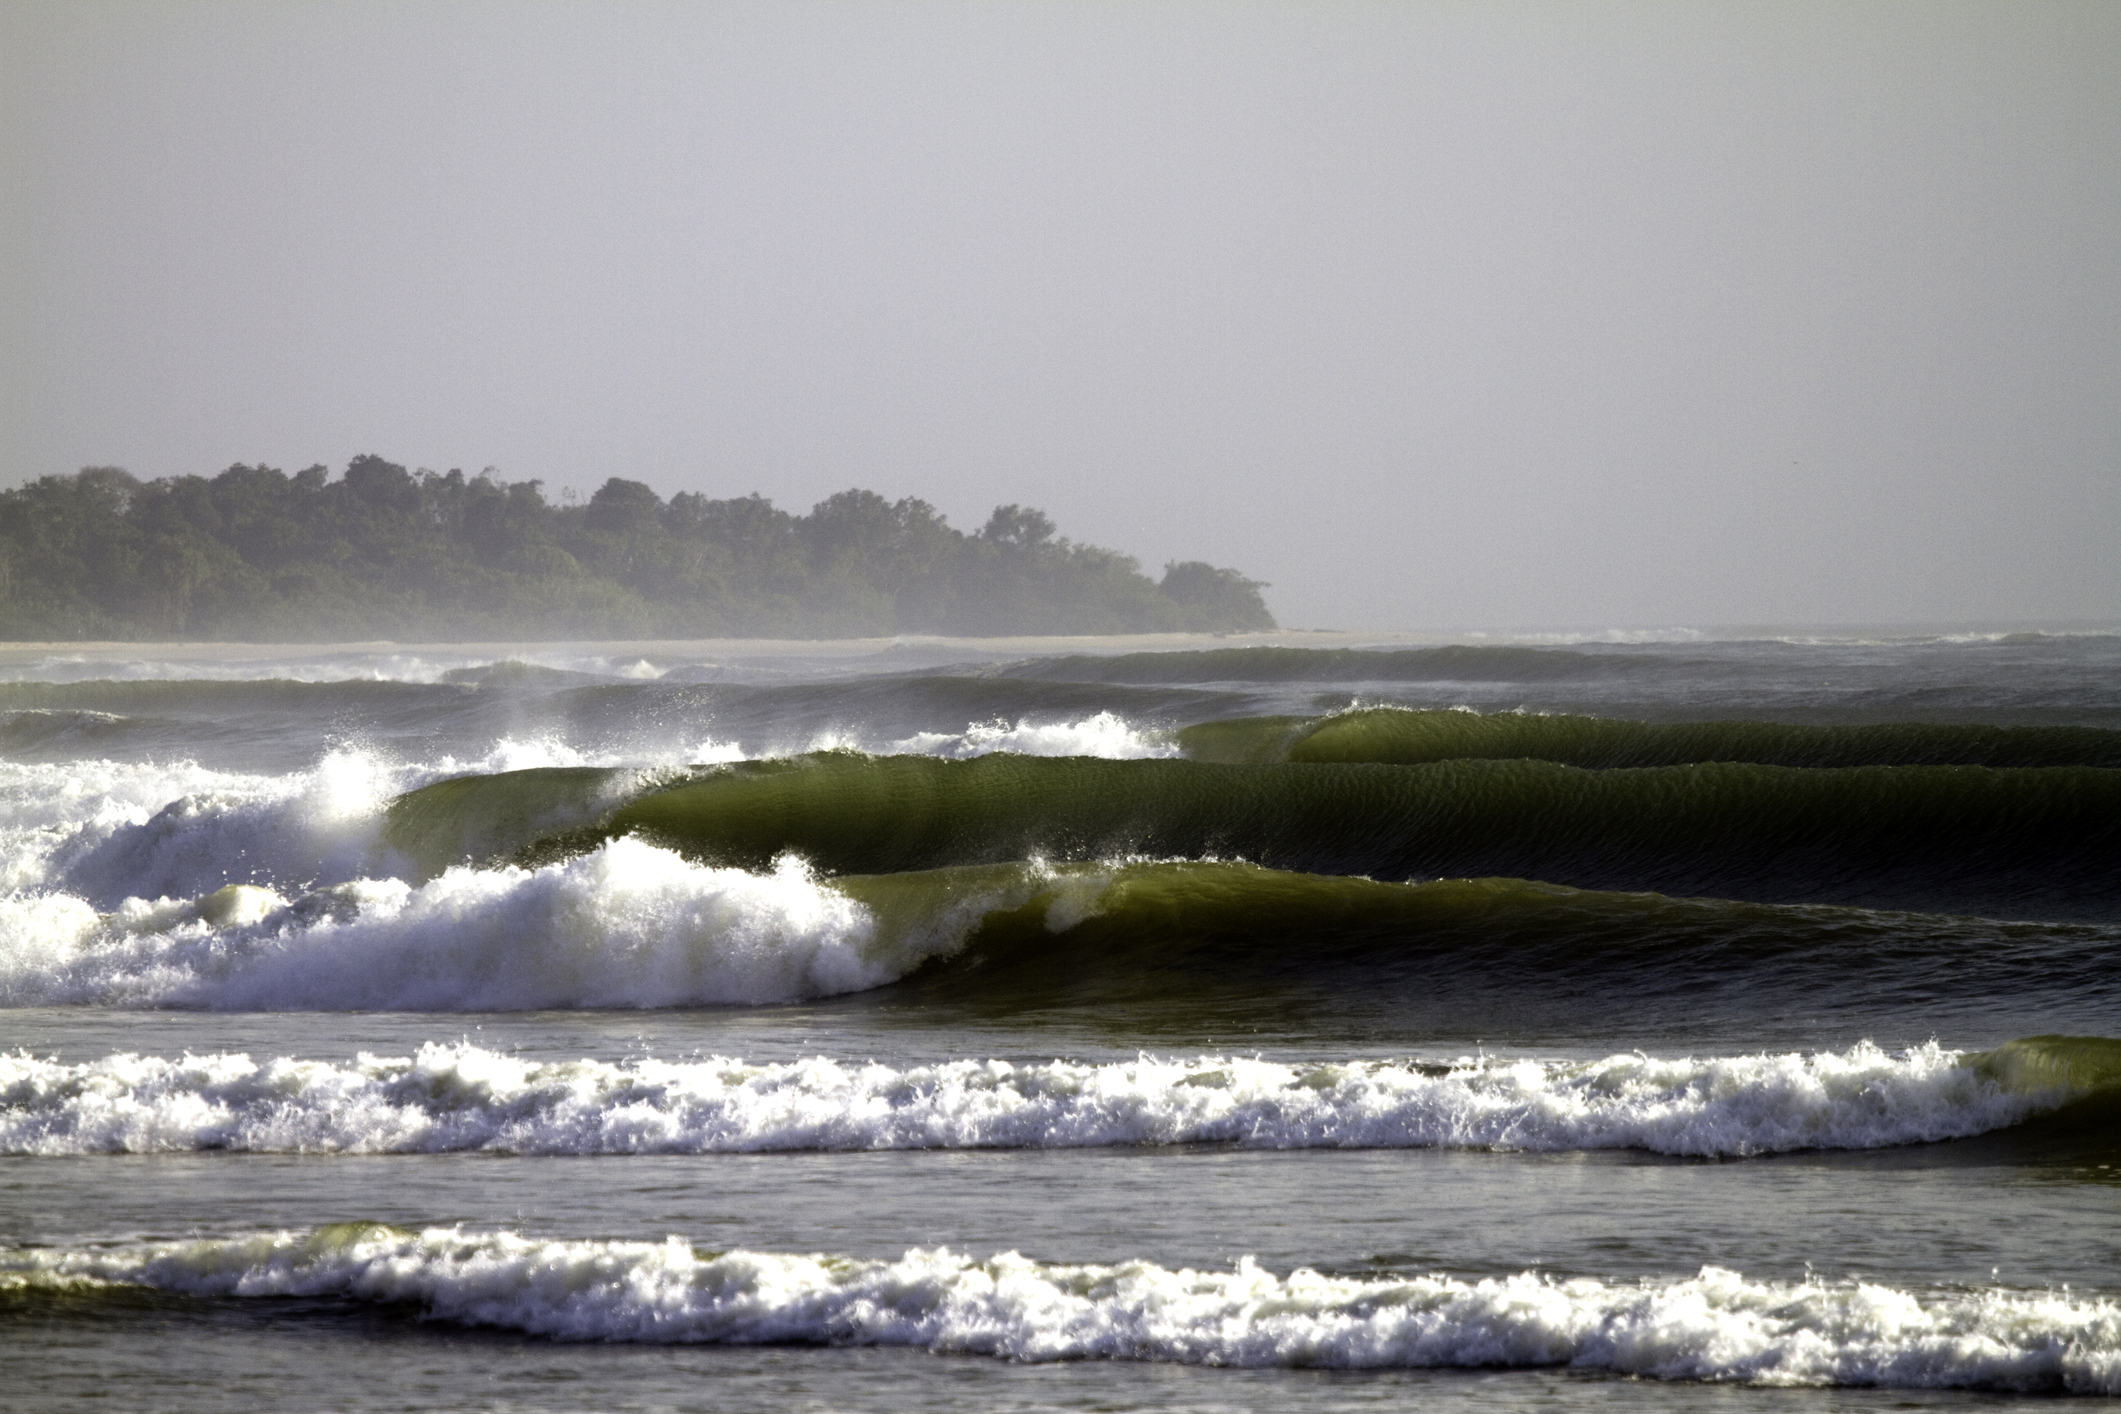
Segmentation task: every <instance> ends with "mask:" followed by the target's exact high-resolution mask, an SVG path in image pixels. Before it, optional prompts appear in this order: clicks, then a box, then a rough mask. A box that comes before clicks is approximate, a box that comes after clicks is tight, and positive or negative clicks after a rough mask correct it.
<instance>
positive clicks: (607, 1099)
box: [0, 1037, 2121, 1157]
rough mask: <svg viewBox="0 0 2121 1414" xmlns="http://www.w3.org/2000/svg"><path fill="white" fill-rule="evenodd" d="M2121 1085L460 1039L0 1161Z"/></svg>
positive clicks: (1634, 1110) (1919, 1134)
mask: <svg viewBox="0 0 2121 1414" xmlns="http://www.w3.org/2000/svg"><path fill="white" fill-rule="evenodd" d="M2117 1080H2121V1042H2113V1041H2100V1040H2096V1039H2075V1038H2062V1037H2042V1038H2034V1039H2030V1040H2025V1041H2014V1042H2011V1043H2010V1044H2009V1045H2007V1046H2004V1047H2000V1048H1998V1049H1997V1050H1995V1051H1990V1052H1985V1053H1980V1054H1976V1055H1971V1056H1969V1055H1963V1054H1961V1053H1959V1052H1955V1051H1947V1050H1944V1049H1942V1048H1940V1047H1938V1046H1937V1045H1936V1044H1935V1043H1931V1044H1928V1045H1924V1046H1918V1047H1915V1048H1913V1049H1911V1050H1907V1051H1903V1052H1899V1053H1887V1052H1885V1051H1881V1050H1879V1049H1877V1048H1876V1047H1874V1046H1871V1045H1869V1044H1868V1043H1865V1044H1862V1045H1858V1046H1855V1047H1853V1048H1851V1049H1849V1050H1846V1051H1824V1052H1817V1053H1813V1054H1808V1055H1807V1054H1796V1053H1787V1054H1780V1055H1751V1056H1731V1057H1716V1058H1708V1059H1698V1060H1697V1059H1692V1058H1680V1059H1659V1058H1656V1057H1651V1056H1644V1055H1618V1056H1609V1057H1607V1058H1605V1059H1603V1060H1598V1061H1590V1062H1571V1063H1562V1062H1541V1061H1532V1060H1514V1061H1513V1060H1503V1059H1492V1058H1466V1059H1460V1060H1457V1061H1452V1062H1448V1063H1416V1062H1411V1061H1345V1062H1334V1063H1321V1064H1282V1063H1277V1062H1272V1061H1266V1060H1259V1059H1246V1058H1243V1057H1230V1056H1202V1057H1195V1058H1193V1059H1187V1060H1175V1059H1157V1058H1154V1057H1149V1056H1142V1057H1140V1058H1138V1059H1136V1060H1132V1061H1124V1062H1113V1063H1106V1064H1088V1063H1078V1062H1069V1061H1052V1062H1049V1063H1046V1064H1037V1065H1019V1064H1012V1063H1011V1062H1008V1061H1002V1060H960V1061H950V1062H945V1063H942V1064H936V1065H927V1066H913V1067H907V1068H894V1067H891V1066H886V1065H879V1064H875V1063H869V1064H848V1063H842V1062H838V1061H832V1060H827V1059H822V1058H819V1059H812V1060H804V1061H797V1062H793V1063H787V1064H775V1065H751V1064H747V1063H745V1062H744V1061H741V1060H737V1059H731V1058H726V1057H716V1058H714V1059H710V1060H701V1061H684V1062H672V1061H656V1060H630V1061H626V1062H623V1063H616V1064H614V1063H608V1062H603V1061H596V1060H578V1061H567V1062H558V1063H553V1062H536V1061H526V1060H523V1059H520V1058H517V1057H514V1056H509V1055H503V1054H499V1053H496V1052H493V1051H490V1050H485V1049H482V1048H480V1047H478V1046H475V1045H471V1044H468V1043H465V1044H457V1045H435V1044H429V1045H426V1046H423V1047H422V1048H421V1049H420V1051H419V1053H418V1054H417V1055H415V1056H412V1057H409V1058H407V1057H379V1056H373V1055H366V1054H364V1055H362V1056H360V1057H359V1058H357V1059H356V1060H354V1061H352V1062H351V1063H345V1064H333V1063H331V1062H326V1061H315V1060H296V1059H287V1058H282V1059H275V1060H268V1061H264V1062H259V1061H254V1060H252V1059H251V1058H250V1057H249V1056H248V1055H241V1054H233V1055H206V1056H194V1055H187V1056H184V1057H182V1058H175V1059H172V1058H166V1057H154V1056H136V1055H116V1056H110V1057H106V1058H104V1059H101V1060H96V1061H89V1062H85V1063H79V1064H68V1063H63V1062H60V1061H57V1060H51V1059H40V1058H38V1057H34V1056H29V1055H25V1054H19V1053H18V1054H16V1055H14V1056H10V1057H0V1153H10V1154H40V1155H56V1154H82V1153H155V1152H173V1151H174V1152H188V1151H193V1150H203V1149H230V1150H242V1151H248V1152H269V1153H362V1154H373V1153H437V1152H449V1151H459V1150H483V1151H496V1152H505V1153H515V1154H639V1153H686V1154H697V1153H729V1152H760V1151H772V1150H864V1149H972V1148H984V1149H1048V1148H1081V1147H1102V1146H1111V1145H1146V1144H1201V1143H1211V1144H1231V1145H1237V1146H1240V1147H1245V1148H1257V1149H1318V1148H1328V1149H1331V1148H1484V1149H1517V1150H1535V1151H1552V1150H1571V1151H1580V1150H1591V1149H1640V1150H1647V1151H1650V1152H1653V1153H1659V1154H1681V1155H1696V1156H1707V1157H1745V1156H1751V1155H1758V1154H1772V1153H1784V1152H1789V1151H1792V1150H1800V1149H1879V1148H1890V1147H1894V1146H1898V1145H1905V1144H1918V1143H1928V1142H1934V1141H1937V1140H1944V1139H1960V1138H1965V1137H1968V1136H1970V1135H1975V1134H1981V1133H1985V1132H1988V1131H1991V1130H1997V1129H2003V1128H2006V1127H2008V1126H2011V1125H2015V1124H2018V1123H2020V1122H2022V1121H2024V1120H2025V1119H2027V1118H2029V1117H2030V1116H2033V1115H2035V1114H2038V1113H2042V1112H2045V1111H2050V1110H2054V1109H2055V1108H2056V1107H2058V1106H2061V1105H2063V1104H2065V1103H2066V1102H2068V1101H2070V1100H2072V1099H2076V1098H2081V1097H2083V1096H2085V1095H2087V1094H2097V1093H2100V1092H2101V1091H2102V1090H2104V1089H2111V1088H2112V1087H2113V1085H2114V1084H2115V1083H2116V1081H2117Z"/></svg>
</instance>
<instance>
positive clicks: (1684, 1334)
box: [0, 1223, 2121, 1394]
mask: <svg viewBox="0 0 2121 1414" xmlns="http://www.w3.org/2000/svg"><path fill="white" fill-rule="evenodd" d="M143 1287H145V1288H150V1289H154V1290H159V1291H165V1292H172V1293H182V1294H185V1295H189V1296H194V1297H204V1298H217V1299H259V1298H274V1297H282V1298H285V1297H304V1298H310V1299H312V1300H316V1299H323V1300H332V1301H342V1302H354V1303H386V1304H393V1305H404V1306H410V1307H413V1308H415V1309H418V1310H420V1311H421V1312H423V1313H424V1314H426V1315H427V1316H429V1317H430V1318H433V1319H437V1320H444V1321H450V1322H455V1323H458V1324H461V1325H467V1326H488V1327H498V1328H501V1329H505V1330H515V1331H524V1332H529V1333H532V1334H535V1335H540V1336H546V1337H550V1338H554V1339H560V1340H594V1341H637V1342H653V1343H661V1344H674V1343H681V1342H685V1343H698V1342H716V1343H727V1344H767V1343H789V1342H795V1343H810V1344H821V1345H822V1344H831V1345H895V1346H906V1347H912V1348H915V1349H925V1350H932V1351H937V1352H944V1353H952V1354H965V1355H986V1356H994V1357H999V1358H1003V1359H1012V1360H1034V1361H1043V1360H1079V1359H1119V1360H1160V1361H1172V1362H1181V1363H1186V1364H1198V1365H1224V1366H1248V1367H1273V1366H1305V1367H1339V1368H1373V1369H1374V1368H1393V1367H1400V1368H1406V1367H1454V1366H1457V1367H1481V1366H1542V1365H1545V1366H1559V1365H1566V1366H1573V1367H1575V1368H1579V1369H1589V1370H1609V1371H1613V1372H1615V1373H1620V1374H1628V1375H1637V1376H1646V1377H1650V1378H1656V1379H1667V1380H1714V1381H1728V1382H1737V1383H1747V1384H1755V1385H1767V1386H1805V1385H1814V1386H1816V1385H1882V1386H1889V1387H1906V1388H1938V1387H1944V1388H1953V1387H1957V1388H1974V1389H2002V1390H2042V1391H2067V1392H2070V1393H2076V1394H2121V1305H2117V1304H2116V1303H2115V1302H2114V1301H2113V1300H2112V1299H2110V1298H2105V1297H2097V1296H2078V1295H2073V1294H2071V1293H2070V1292H2068V1291H2066V1290H2064V1291H2022V1290H2021V1291H2012V1290H2006V1289H2002V1288H1990V1289H1986V1290H1975V1291H1934V1292H1916V1291H1908V1290H1902V1289H1899V1288H1895V1287H1891V1286H1886V1285H1882V1284H1878V1283H1872V1282H1864V1281H1846V1282H1824V1281H1806V1282H1801V1283H1791V1282H1773V1281H1748V1280H1747V1279H1746V1278H1745V1277H1743V1276H1741V1275H1740V1274H1739V1273H1737V1272H1733V1271H1729V1270H1726V1269H1723V1268H1720V1267H1704V1268H1702V1269H1701V1271H1700V1272H1699V1273H1698V1274H1697V1275H1695V1276H1692V1277H1683V1278H1666V1279H1661V1280H1651V1281H1643V1282H1639V1283H1627V1284H1622V1283H1610V1282H1603V1281H1598V1280H1594V1279H1590V1278H1574V1279H1568V1278H1560V1277H1549V1276H1546V1275H1543V1274H1540V1273H1537V1272H1523V1273H1519V1274H1517V1275H1514V1276H1506V1277H1488V1278H1482V1279H1478V1280H1467V1279H1463V1278H1458V1277H1452V1276H1447V1275H1441V1274H1433V1275H1419V1276H1364V1277H1342V1276H1332V1275H1327V1274H1322V1273H1319V1272H1316V1271H1311V1270H1308V1269H1302V1268H1299V1269H1298V1270H1296V1271H1293V1272H1290V1273H1289V1274H1288V1275H1287V1276H1285V1277H1284V1276H1277V1275H1275V1274H1274V1273H1273V1272H1270V1271H1267V1270H1265V1269H1264V1268H1261V1267H1260V1266H1258V1265H1257V1264H1256V1263H1254V1262H1253V1261H1252V1260H1250V1259H1249V1258H1247V1259H1245V1260H1242V1261H1240V1262H1239V1263H1238V1264H1237V1265H1236V1267H1235V1268H1233V1269H1231V1270H1227V1271H1196V1270H1192V1269H1189V1268H1178V1269H1171V1268H1165V1267H1161V1266H1158V1265H1156V1264H1155V1263H1152V1262H1145V1261H1131V1262H1124V1263H1120V1264H1118V1265H1113V1266H1095V1265H1076V1266H1069V1265H1056V1264H1048V1263H1042V1262H1036V1261H1033V1260H1031V1259H1029V1258H1026V1257H1023V1256H1020V1255H1018V1254H1017V1253H1014V1252H1007V1253H1002V1254H1000V1255H998V1256H994V1257H991V1258H987V1259H984V1260H982V1259H976V1258H972V1257H968V1256H964V1255H960V1254H958V1253H955V1252H951V1251H949V1250H948V1249H943V1248H937V1249H932V1250H921V1249H914V1250H911V1251H908V1252H906V1253H905V1254H904V1255H903V1256H901V1257H899V1258H897V1259H895V1260H891V1261H877V1260H865V1259H861V1258H855V1257H831V1256H819V1255H810V1256H805V1255H797V1254H789V1253H776V1252H754V1251H741V1250H740V1251H728V1252H714V1251H701V1250H698V1249H695V1248H693V1247H691V1246H690V1245H688V1244H687V1243H685V1242H683V1241H681V1240H680V1239H678V1238H674V1237H673V1238H670V1239H668V1240H666V1241H664V1242H660V1243H653V1242H624V1241H595V1240H590V1241H554V1240H539V1239H535V1238H527V1237H522V1236H518V1235H516V1234H513V1233H507V1232H497V1233H480V1232H466V1231H464V1230H462V1229H453V1228H430V1229H427V1230H425V1231H422V1232H409V1231H405V1230H402V1229H396V1228H390V1227H385V1226H383V1225H380V1224H370V1223H345V1224H338V1225H335V1226H331V1227H324V1228H319V1229H316V1230H314V1231H310V1232H281V1233H270V1234H264V1235H259V1236H255V1237H249V1238H234V1239H221V1240H211V1241H197V1242H184V1243H139V1244H131V1245H124V1246H112V1247H97V1248H59V1249H16V1250H14V1251H7V1252H0V1291H7V1292H8V1293H9V1294H10V1295H11V1296H12V1297H13V1298H14V1299H15V1300H16V1301H22V1300H35V1299H37V1298H39V1297H46V1298H59V1297H62V1296H65V1297H72V1298H74V1299H77V1300H78V1299H80V1298H82V1297H84V1296H91V1295H93V1294H95V1293H99V1292H110V1291H114V1290H122V1289H125V1288H134V1289H137V1288H143Z"/></svg>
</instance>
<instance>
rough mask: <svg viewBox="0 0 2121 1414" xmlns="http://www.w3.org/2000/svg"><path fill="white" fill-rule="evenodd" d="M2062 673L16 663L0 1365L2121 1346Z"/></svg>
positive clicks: (1333, 1383)
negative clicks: (1, 1359)
mask: <svg viewBox="0 0 2121 1414" xmlns="http://www.w3.org/2000/svg"><path fill="white" fill-rule="evenodd" d="M2117 683H2121V637H2117V636H2115V635H2111V634H2104V635H2102V634H2097V633H2089V634H2087V633H2077V634H2067V635H2063V634H2004V633H1985V632H1984V633H1952V634H1930V635H1902V636H1893V635H1877V634H1871V635H1863V636H1848V637H1836V636H1834V635H1831V634H1817V633H1792V634H1787V635H1780V636H1776V637H1773V638H1754V639H1743V638H1731V637H1727V636H1718V635H1717V634H1714V633H1710V632H1702V631H1695V630H1672V631H1669V632H1659V633H1655V634H1608V635H1560V636H1548V637H1545V638H1541V637H1538V636H1532V637H1527V638H1523V639H1514V640H1505V639H1478V638H1475V639H1468V640H1465V641H1462V642H1455V643H1452V642H1417V641H1394V642H1378V643H1367V644H1366V643H1361V642H1350V641H1342V640H1333V639H1327V638H1324V637H1320V638H1317V639H1312V638H1310V637H1308V636H1304V635H1280V636H1278V637H1274V638H1267V639H1262V640H1261V641H1259V642H1251V641H1244V640H1207V641H1201V642H1194V643H1154V642H1146V643H1145V642H1110V643H1100V642H1080V643H1070V644H1067V645H1057V646H1051V647H1048V646H1043V645H1039V644H1036V643H1029V642H1016V643H991V644H989V643H979V644H973V643H953V642H949V641H940V640H922V641H906V642H898V643H877V644H842V645H815V644H808V645H806V644H781V645H761V646H757V647H755V648H748V649H747V648H746V647H745V646H744V645H732V644H715V645H675V644H588V645H547V646H529V647H523V648H513V649H504V650H493V651H479V650H467V649H462V648H449V647H443V648H433V647H422V648H402V647H396V646H386V647H368V646H350V647H342V648H336V649H331V650H318V651H309V650H290V649H267V648H257V649H241V650H234V649H230V650H218V649H213V648H211V647H190V648H168V649H164V648H157V647H153V646H131V647H94V646H83V647H77V648H67V649H41V648H40V649H34V650H31V649H24V650H19V651H12V652H0V1194H4V1195H6V1196H5V1197H4V1198H0V1343H4V1344H5V1345H6V1347H7V1348H8V1349H9V1350H10V1353H11V1355H14V1354H15V1353H17V1352H22V1353H24V1355H25V1357H26V1358H24V1359H21V1360H18V1361H11V1372H10V1378H11V1386H10V1398H11V1400H14V1401H15V1402H17V1403H19V1404H20V1405H21V1407H24V1408H28V1409H54V1410H56V1409H70V1408H75V1407H82V1406H84V1405H86V1404H88V1403H90V1402H92V1401H94V1400H97V1399H109V1398H113V1397H117V1398H123V1399H126V1400H128V1401H129V1402H131V1403H134V1404H138V1405H140V1406H142V1407H170V1408H175V1409H181V1410H187V1411H188V1410H194V1409H196V1410H206V1409H217V1408H221V1407H226V1406H227V1405H228V1404H229V1403H231V1402H233V1403H236V1404H246V1403H247V1404H249V1405H251V1406H254V1407H287V1406H289V1405H290V1404H303V1403H316V1402H318V1401H317V1400H316V1399H315V1398H310V1397H309V1396H308V1395H307V1394H305V1392H314V1391H316V1390H327V1391H330V1392H331V1393H330V1397H329V1398H327V1399H324V1400H323V1402H324V1403H328V1404H331V1405H332V1406H333V1407H345V1408H384V1407H396V1405H398V1404H402V1403H404V1402H406V1400H407V1399H408V1398H411V1397H412V1396H408V1395H406V1394H405V1393H404V1392H403V1390H402V1389H400V1388H399V1387H398V1386H397V1385H395V1384H394V1383H393V1380H392V1379H391V1378H379V1375H378V1372H379V1371H384V1370H389V1371H392V1372H401V1371H411V1372H413V1373H411V1374H407V1375H404V1376H403V1377H404V1378H408V1379H416V1380H418V1381H422V1382H424V1383H420V1384H419V1385H418V1391H419V1392H418V1395H417V1399H418V1400H424V1401H425V1402H428V1403H437V1404H446V1405H449V1406H452V1407H466V1408H493V1409H502V1408H507V1409H554V1410H557V1409H562V1408H576V1407H583V1406H584V1405H595V1406H597V1407H610V1408H623V1409H644V1410H645V1409H665V1408H676V1407H688V1406H690V1405H694V1404H698V1403H699V1402H700V1400H701V1398H702V1391H708V1392H710V1393H711V1395H712V1403H713V1404H714V1406H715V1407H725V1408H761V1409H763V1408H776V1409H779V1408H803V1407H822V1408H860V1409H880V1410H894V1411H895V1410H915V1409H920V1410H929V1409H964V1410H980V1411H986V1410H990V1409H1006V1408H1065V1409H1095V1408H1176V1409H1218V1410H1221V1409H1233V1408H1236V1409H1262V1410H1264V1409H1275V1410H1284V1409H1296V1410H1303V1409H1329V1408H1341V1407H1346V1406H1348V1405H1349V1404H1361V1403H1364V1402H1366V1401H1369V1402H1377V1401H1394V1402H1413V1403H1420V1404H1423V1405H1428V1404H1440V1405H1446V1406H1450V1407H1464V1408H1467V1409H1476V1408H1477V1409H1502V1410H1511V1411H1516V1410H1531V1409H1536V1408H1545V1407H1553V1406H1555V1405H1557V1404H1562V1405H1569V1406H1572V1407H1573V1406H1592V1407H1595V1406H1598V1405H1601V1404H1610V1405H1612V1406H1614V1407H1616V1408H1617V1407H1621V1406H1623V1405H1625V1406H1626V1407H1629V1408H1638V1407H1642V1406H1645V1405H1647V1406H1648V1407H1650V1408H1652V1409H1671V1410H1678V1409H1682V1408H1690V1407H1693V1401H1694V1400H1695V1399H1696V1398H1697V1397H1698V1396H1699V1394H1700V1391H1699V1388H1698V1386H1699V1384H1700V1383H1701V1382H1709V1383H1714V1384H1718V1385H1726V1386H1730V1387H1731V1388H1730V1389H1729V1390H1727V1391H1725V1392H1724V1397H1726V1398H1727V1399H1731V1400H1735V1401H1736V1402H1738V1403H1753V1402H1763V1401H1768V1400H1773V1401H1779V1402H1777V1403H1776V1407H1777V1408H1778V1409H1779V1408H1781V1407H1783V1404H1784V1403H1788V1404H1790V1405H1791V1406H1792V1407H1796V1408H1801V1409H1806V1410H1811V1409H1819V1410H1824V1409H1828V1408H1837V1409H1838V1408H1842V1407H1847V1405H1848V1402H1849V1401H1855V1402H1857V1403H1858V1404H1864V1401H1866V1400H1872V1399H1893V1398H1914V1399H1919V1400H1922V1401H1926V1402H1928V1403H1929V1404H1935V1405H1939V1406H1940V1407H1956V1404H1955V1403H1954V1401H1959V1402H1964V1401H1969V1400H1978V1401H1980V1402H1981V1403H1982V1407H1983V1408H1993V1407H1998V1406H1999V1405H2008V1404H2010V1403H2011V1402H2012V1401H2015V1400H2018V1399H2021V1398H2023V1399H2034V1398H2042V1399H2044V1398H2047V1397H2050V1396H2052V1395H2055V1394H2072V1395H2079V1396H2085V1397H2089V1398H2092V1399H2095V1400H2096V1399H2100V1398H2105V1397H2113V1396H2116V1395H2121V1373H2117V1372H2121V1284H2117V1283H2116V1282H2115V1280H2114V1276H2113V1273H2114V1272H2116V1271H2121V1228H2117V1227H2116V1225H2115V1224H2114V1223H2113V1221H2112V1217H2113V1197H2114V1193H2115V1192H2116V1185H2117V1184H2121V1146H2117V1144H2116V1140H2115V1136H2116V1135H2117V1134H2121V970H2117V969H2116V968H2115V967H2114V966H2113V959H2114V958H2115V957H2116V956H2117V955H2121V952H2117V950H2121V688H2117V687H2116V684H2117ZM629 1352H630V1353H629ZM966 1356H980V1357H993V1358H988V1359H960V1358H955V1357H966ZM16 1369H20V1370H22V1371H24V1372H26V1373H23V1374H21V1375H20V1376H17V1375H16V1373H15V1370H16ZM394 1377H395V1375H394ZM1866 1389H1875V1390H1877V1391H1881V1393H1879V1394H1877V1395H1875V1396H1874V1395H1867V1394H1864V1393H1863V1391H1864V1390H1866ZM1690 1390H1691V1391H1692V1392H1691V1393H1690V1392H1689V1391H1690ZM1884 1392H1897V1393H1884ZM394 1402H395V1403H394ZM1864 1407H1868V1405H1867V1404H1864Z"/></svg>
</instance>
